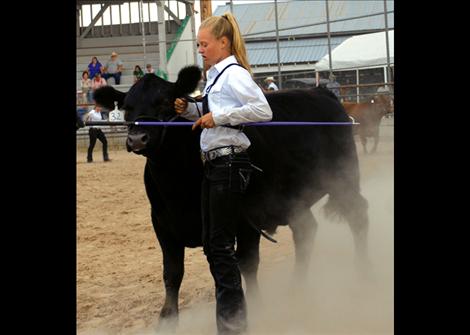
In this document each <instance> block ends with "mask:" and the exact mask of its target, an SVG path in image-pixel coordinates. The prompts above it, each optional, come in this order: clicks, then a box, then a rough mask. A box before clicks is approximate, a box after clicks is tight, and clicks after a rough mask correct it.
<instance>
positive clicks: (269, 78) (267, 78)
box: [264, 77, 275, 81]
mask: <svg viewBox="0 0 470 335" xmlns="http://www.w3.org/2000/svg"><path fill="white" fill-rule="evenodd" d="M268 80H271V81H275V80H274V77H266V79H265V80H264V81H268Z"/></svg>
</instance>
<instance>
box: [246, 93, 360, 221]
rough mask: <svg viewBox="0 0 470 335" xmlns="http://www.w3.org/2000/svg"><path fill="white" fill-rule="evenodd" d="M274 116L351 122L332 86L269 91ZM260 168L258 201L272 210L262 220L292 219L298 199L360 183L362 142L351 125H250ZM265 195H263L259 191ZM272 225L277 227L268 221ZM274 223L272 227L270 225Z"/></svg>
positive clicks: (308, 200)
mask: <svg viewBox="0 0 470 335" xmlns="http://www.w3.org/2000/svg"><path fill="white" fill-rule="evenodd" d="M266 98H267V100H268V102H269V104H270V106H271V109H272V111H273V121H299V122H300V121H312V122H350V121H351V120H350V118H349V117H348V115H347V114H346V112H345V110H344V108H343V106H342V105H341V103H340V102H339V101H338V99H337V98H336V97H335V96H334V95H333V94H332V93H331V92H329V91H328V90H326V89H323V88H317V89H314V90H311V89H306V90H285V91H282V90H281V91H277V92H273V93H267V94H266ZM245 133H246V134H247V136H248V137H249V139H250V141H251V144H252V145H251V146H250V148H249V153H250V157H251V159H252V161H253V163H254V164H255V165H257V166H259V167H261V168H262V169H263V171H264V172H263V173H255V176H254V178H253V185H252V190H251V191H252V192H253V193H257V194H258V195H261V194H262V195H263V200H257V201H255V202H254V204H255V206H257V207H258V208H259V207H263V204H262V203H263V202H264V208H265V211H266V212H269V213H271V214H265V215H264V217H262V218H260V220H259V222H261V221H263V219H266V217H267V216H271V217H272V220H271V221H270V220H267V221H266V220H264V221H263V222H266V224H267V225H273V226H274V225H275V224H274V223H272V221H277V223H276V224H287V218H288V216H289V215H290V212H291V211H292V210H294V208H295V206H296V204H298V203H299V201H300V202H303V203H305V204H309V205H313V203H314V202H316V201H317V200H318V197H321V196H323V195H324V194H327V193H330V194H331V193H333V192H337V191H338V190H337V185H338V182H339V181H340V182H341V184H342V186H343V187H348V188H350V189H353V190H355V189H357V190H358V189H359V172H358V161H357V153H356V147H355V143H354V139H353V134H352V126H350V125H314V126H270V127H246V128H245ZM256 198H257V199H260V197H259V196H258V197H256ZM263 228H264V229H268V230H272V228H273V227H268V226H265V227H263ZM270 228H271V229H270Z"/></svg>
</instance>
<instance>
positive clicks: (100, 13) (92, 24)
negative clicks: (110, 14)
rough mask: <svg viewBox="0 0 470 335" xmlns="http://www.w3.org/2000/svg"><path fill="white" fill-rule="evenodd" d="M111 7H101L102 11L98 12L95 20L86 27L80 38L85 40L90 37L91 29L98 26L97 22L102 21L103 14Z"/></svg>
mask: <svg viewBox="0 0 470 335" xmlns="http://www.w3.org/2000/svg"><path fill="white" fill-rule="evenodd" d="M108 7H109V4H107V5H104V6H103V7H101V9H100V11H99V12H98V14H96V16H95V17H94V18H93V20H92V21H91V23H90V24H89V25H88V27H86V29H85V31H84V32H83V33H82V34H81V35H80V38H84V37H85V36H86V35H88V33H89V32H90V30H91V28H93V27H94V26H95V24H96V22H98V20H99V19H100V17H101V16H103V13H104V12H105V10H106V9H107V8H108Z"/></svg>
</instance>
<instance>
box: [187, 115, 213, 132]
mask: <svg viewBox="0 0 470 335" xmlns="http://www.w3.org/2000/svg"><path fill="white" fill-rule="evenodd" d="M198 126H201V128H203V129H204V128H214V127H215V122H214V119H213V118H212V112H209V113H207V114H206V115H203V116H202V117H201V118H199V119H198V120H197V121H196V122H194V124H193V127H192V129H193V130H194V129H195V128H196V127H198Z"/></svg>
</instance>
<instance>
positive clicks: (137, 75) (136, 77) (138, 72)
mask: <svg viewBox="0 0 470 335" xmlns="http://www.w3.org/2000/svg"><path fill="white" fill-rule="evenodd" d="M143 76H144V71H142V69H141V68H140V66H139V65H136V66H135V68H134V83H135V82H136V81H137V80H139V79H140V78H142V77H143Z"/></svg>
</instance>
